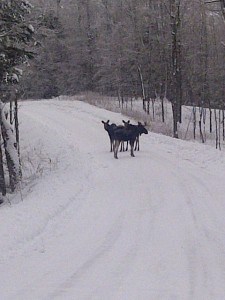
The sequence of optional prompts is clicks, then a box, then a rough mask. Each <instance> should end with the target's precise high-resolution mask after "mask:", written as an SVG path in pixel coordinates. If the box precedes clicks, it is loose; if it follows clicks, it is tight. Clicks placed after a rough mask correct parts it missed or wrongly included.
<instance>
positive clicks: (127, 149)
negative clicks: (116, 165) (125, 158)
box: [125, 141, 128, 151]
mask: <svg viewBox="0 0 225 300" xmlns="http://www.w3.org/2000/svg"><path fill="white" fill-rule="evenodd" d="M125 151H128V141H127V147H126V150H125Z"/></svg>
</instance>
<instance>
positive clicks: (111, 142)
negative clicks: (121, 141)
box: [110, 139, 113, 152]
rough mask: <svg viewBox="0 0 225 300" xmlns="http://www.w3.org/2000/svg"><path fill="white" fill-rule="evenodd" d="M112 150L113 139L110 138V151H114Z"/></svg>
mask: <svg viewBox="0 0 225 300" xmlns="http://www.w3.org/2000/svg"><path fill="white" fill-rule="evenodd" d="M112 151H113V140H112V139H110V152H112Z"/></svg>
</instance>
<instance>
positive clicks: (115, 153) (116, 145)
mask: <svg viewBox="0 0 225 300" xmlns="http://www.w3.org/2000/svg"><path fill="white" fill-rule="evenodd" d="M119 146H120V141H118V140H116V141H115V144H114V158H116V159H118V156H117V154H118V149H119Z"/></svg>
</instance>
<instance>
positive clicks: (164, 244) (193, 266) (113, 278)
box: [0, 100, 225, 300]
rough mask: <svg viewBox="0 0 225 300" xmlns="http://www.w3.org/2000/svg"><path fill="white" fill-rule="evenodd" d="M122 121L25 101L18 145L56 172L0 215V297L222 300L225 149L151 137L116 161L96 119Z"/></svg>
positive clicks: (72, 104)
mask: <svg viewBox="0 0 225 300" xmlns="http://www.w3.org/2000/svg"><path fill="white" fill-rule="evenodd" d="M124 118H125V117H124V116H121V115H120V114H116V113H113V112H109V111H106V110H103V109H99V108H96V107H93V106H90V105H88V104H86V103H82V102H77V101H56V100H51V101H33V102H23V103H22V104H21V108H20V121H21V126H20V127H21V144H22V145H21V147H22V149H25V150H24V151H28V149H30V148H32V147H33V148H34V149H35V151H36V152H35V153H39V152H40V153H41V154H40V156H39V159H40V160H41V159H42V160H43V156H44V157H45V161H46V160H47V161H48V162H49V165H54V167H52V168H50V167H49V170H48V171H46V172H43V175H42V176H41V177H39V178H38V179H36V180H35V181H34V182H32V184H31V183H30V184H29V185H28V187H26V188H25V189H24V190H23V191H22V194H23V201H21V199H20V195H19V194H18V195H17V196H16V197H15V198H14V199H13V200H12V205H11V206H10V205H7V204H6V205H4V206H2V207H1V208H0V219H1V226H0V236H1V239H0V249H1V256H0V274H1V280H0V299H1V300H8V299H13V300H14V299H16V300H26V299H27V300H31V299H32V300H36V299H37V300H39V299H41V300H42V299H46V300H48V299H66V300H67V299H71V300H84V299H86V300H208V299H212V300H217V299H218V300H222V299H225V217H224V216H225V184H224V179H225V168H224V166H225V158H224V157H225V155H224V153H221V152H219V151H217V150H215V149H213V148H211V147H208V146H204V145H200V144H197V143H196V144H195V143H192V142H184V141H180V140H174V139H171V138H168V137H165V136H160V135H156V134H152V133H149V135H144V136H142V137H141V143H140V144H141V151H140V152H138V153H136V157H135V158H131V157H130V155H129V154H128V153H119V155H118V156H119V159H118V160H115V159H114V158H113V155H112V153H110V152H109V141H108V136H107V134H106V132H105V131H104V129H103V126H102V123H101V120H108V119H110V120H111V121H113V122H116V123H118V124H119V123H121V122H122V119H124ZM36 159H38V156H37V158H36ZM41 163H43V162H41Z"/></svg>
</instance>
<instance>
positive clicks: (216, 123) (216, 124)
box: [214, 109, 218, 149]
mask: <svg viewBox="0 0 225 300" xmlns="http://www.w3.org/2000/svg"><path fill="white" fill-rule="evenodd" d="M214 117H215V126H216V149H217V148H218V122H217V115H216V109H214Z"/></svg>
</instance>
